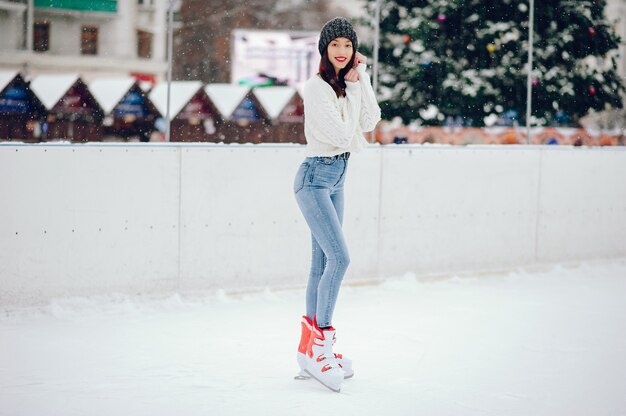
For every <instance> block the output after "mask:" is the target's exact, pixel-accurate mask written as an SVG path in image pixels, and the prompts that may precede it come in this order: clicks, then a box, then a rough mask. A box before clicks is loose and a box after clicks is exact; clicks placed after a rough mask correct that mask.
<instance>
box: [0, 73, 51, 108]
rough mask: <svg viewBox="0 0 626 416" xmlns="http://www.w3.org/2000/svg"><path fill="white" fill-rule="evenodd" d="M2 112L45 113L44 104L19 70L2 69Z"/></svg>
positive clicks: (0, 77) (0, 76) (0, 92)
mask: <svg viewBox="0 0 626 416" xmlns="http://www.w3.org/2000/svg"><path fill="white" fill-rule="evenodd" d="M0 113H5V114H29V115H41V114H43V113H45V109H44V107H43V104H42V103H41V101H39V99H38V98H37V97H36V96H35V94H34V93H33V91H32V90H31V89H30V87H29V86H28V83H26V81H24V79H23V78H22V76H21V75H20V73H19V72H17V71H0Z"/></svg>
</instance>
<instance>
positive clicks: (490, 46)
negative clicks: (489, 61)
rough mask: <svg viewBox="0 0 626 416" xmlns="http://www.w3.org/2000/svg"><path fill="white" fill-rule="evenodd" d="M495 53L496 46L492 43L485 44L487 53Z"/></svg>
mask: <svg viewBox="0 0 626 416" xmlns="http://www.w3.org/2000/svg"><path fill="white" fill-rule="evenodd" d="M495 51H496V45H494V44H493V43H488V44H487V52H489V53H494V52H495Z"/></svg>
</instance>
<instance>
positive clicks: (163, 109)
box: [148, 81, 202, 120]
mask: <svg viewBox="0 0 626 416" xmlns="http://www.w3.org/2000/svg"><path fill="white" fill-rule="evenodd" d="M201 89H202V82H200V81H172V84H171V88H170V118H171V119H172V120H173V119H175V118H176V116H178V113H180V111H181V110H182V109H183V108H185V106H186V105H187V103H188V102H189V100H191V99H192V98H193V97H194V95H196V93H197V92H198V91H199V90H201ZM148 98H150V101H152V102H153V103H154V106H155V107H156V108H157V110H159V112H160V113H161V114H162V115H163V117H165V116H166V114H167V82H160V83H158V84H157V85H156V86H155V87H154V89H153V90H152V91H151V92H150V95H149V97H148Z"/></svg>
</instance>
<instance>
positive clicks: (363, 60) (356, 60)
mask: <svg viewBox="0 0 626 416" xmlns="http://www.w3.org/2000/svg"><path fill="white" fill-rule="evenodd" d="M355 53H356V55H355V56H354V67H355V68H356V67H357V66H359V64H364V63H366V62H367V58H366V57H365V55H363V54H362V53H360V52H355Z"/></svg>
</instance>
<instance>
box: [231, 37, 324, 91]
mask: <svg viewBox="0 0 626 416" xmlns="http://www.w3.org/2000/svg"><path fill="white" fill-rule="evenodd" d="M318 37H319V33H318V32H280V31H269V30H245V29H236V30H234V31H233V33H232V36H231V39H232V41H231V42H232V43H231V48H232V50H231V56H232V69H231V83H233V84H239V83H240V81H241V82H245V80H246V79H247V78H250V77H255V76H259V75H265V76H269V77H273V78H276V79H277V81H278V83H280V84H282V85H296V84H298V83H301V82H304V81H306V80H307V79H309V78H310V77H311V76H313V75H314V74H316V73H317V71H318V67H319V63H320V54H319V52H318V51H317V42H318Z"/></svg>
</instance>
